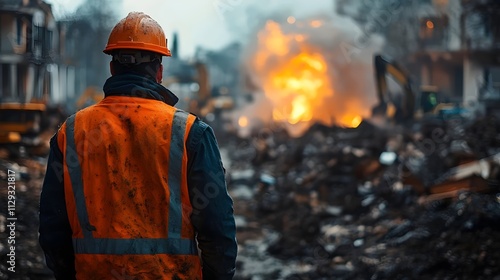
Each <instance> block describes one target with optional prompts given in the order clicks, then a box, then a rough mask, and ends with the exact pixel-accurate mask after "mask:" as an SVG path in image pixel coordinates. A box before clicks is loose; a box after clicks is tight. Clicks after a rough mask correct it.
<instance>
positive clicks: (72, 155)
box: [40, 12, 237, 280]
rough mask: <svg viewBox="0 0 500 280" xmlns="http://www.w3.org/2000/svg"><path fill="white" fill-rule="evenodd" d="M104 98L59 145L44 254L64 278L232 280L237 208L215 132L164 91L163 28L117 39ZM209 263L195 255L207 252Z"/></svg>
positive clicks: (139, 22) (47, 185) (114, 34)
mask: <svg viewBox="0 0 500 280" xmlns="http://www.w3.org/2000/svg"><path fill="white" fill-rule="evenodd" d="M104 53H106V54H109V55H111V56H112V61H111V63H110V70H111V75H112V76H111V77H110V78H109V79H108V80H107V81H106V83H105V85H104V93H105V98H104V99H103V100H102V101H101V102H99V103H98V104H96V105H94V106H91V107H88V108H86V109H84V110H81V111H79V112H77V113H76V114H74V115H72V116H71V117H69V118H68V119H67V120H66V122H65V123H64V124H63V125H62V126H61V128H60V129H59V131H58V132H57V133H56V135H55V136H54V137H53V138H52V139H51V142H50V144H51V151H50V155H49V159H48V166H47V173H46V175H45V180H44V183H43V189H42V194H41V198H40V245H41V247H42V249H43V250H44V252H45V256H46V261H47V265H48V267H49V268H50V269H52V270H53V271H54V274H55V276H56V278H57V279H190V280H191V279H232V277H233V275H234V271H235V258H236V252H237V244H236V240H235V231H236V230H235V223H234V217H233V204H232V200H231V198H230V197H229V195H228V193H227V189H226V184H225V179H224V168H223V166H222V162H221V159H220V154H219V150H218V146H217V142H216V140H215V136H214V134H213V131H212V129H211V128H210V127H209V126H208V125H207V124H205V123H203V122H202V121H200V120H199V119H197V118H196V117H195V116H193V115H190V114H187V113H185V112H183V111H181V110H178V109H176V108H174V107H173V106H174V104H175V103H176V102H177V100H178V98H177V97H176V96H175V95H174V94H173V93H171V92H170V91H169V90H168V89H166V88H165V87H163V86H162V85H161V84H160V83H161V80H162V72H163V66H162V64H161V61H162V56H170V51H169V50H168V48H167V45H166V39H165V35H164V32H163V30H162V28H161V27H160V25H159V24H158V23H157V22H156V21H154V20H153V19H151V18H150V17H149V16H147V15H145V14H144V13H137V12H133V13H130V14H129V15H128V16H127V17H126V18H124V19H122V20H121V21H120V22H119V23H118V24H117V25H116V26H115V27H114V28H113V30H112V31H111V34H110V36H109V40H108V44H107V46H106V48H105V50H104ZM197 247H198V248H199V249H200V250H201V254H198V250H197V249H198V248H197Z"/></svg>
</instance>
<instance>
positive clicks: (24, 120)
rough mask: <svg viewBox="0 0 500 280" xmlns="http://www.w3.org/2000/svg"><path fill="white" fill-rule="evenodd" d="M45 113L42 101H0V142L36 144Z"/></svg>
mask: <svg viewBox="0 0 500 280" xmlns="http://www.w3.org/2000/svg"><path fill="white" fill-rule="evenodd" d="M45 114H46V105H45V104H44V103H36V102H28V103H21V102H2V103H0V144H17V143H23V144H27V145H34V144H36V142H37V135H38V134H39V133H40V131H41V130H42V129H43V126H44V124H43V120H44V119H45Z"/></svg>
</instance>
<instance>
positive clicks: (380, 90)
mask: <svg viewBox="0 0 500 280" xmlns="http://www.w3.org/2000/svg"><path fill="white" fill-rule="evenodd" d="M374 68H375V81H376V85H377V95H378V100H379V104H377V105H376V106H375V107H374V108H373V110H372V115H374V116H384V117H386V118H388V119H391V120H394V121H395V122H398V123H401V122H405V121H408V120H415V119H421V118H424V117H430V118H441V119H447V118H450V117H456V116H460V115H462V114H463V113H464V109H463V108H461V107H460V106H459V105H457V104H453V103H446V102H444V100H443V98H442V96H441V95H440V93H439V89H438V88H437V87H436V86H432V85H422V86H420V91H419V92H418V93H415V91H414V90H413V85H412V81H411V78H410V74H409V73H408V72H407V71H406V70H405V69H404V68H403V67H401V66H400V65H399V64H398V63H397V62H393V61H390V60H388V59H386V58H384V57H383V56H381V55H375V57H374ZM387 76H390V77H392V79H393V80H394V81H395V82H397V83H398V84H399V85H400V86H401V87H402V91H403V92H400V93H399V94H398V93H393V92H391V91H390V90H389V86H388V80H387Z"/></svg>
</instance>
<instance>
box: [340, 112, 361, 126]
mask: <svg viewBox="0 0 500 280" xmlns="http://www.w3.org/2000/svg"><path fill="white" fill-rule="evenodd" d="M362 121H363V118H362V117H361V116H359V115H357V116H349V115H346V116H344V117H343V118H342V119H341V120H340V121H339V123H340V125H342V126H345V127H349V128H356V127H358V126H359V125H360V124H361V122H362Z"/></svg>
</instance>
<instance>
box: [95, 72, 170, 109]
mask: <svg viewBox="0 0 500 280" xmlns="http://www.w3.org/2000/svg"><path fill="white" fill-rule="evenodd" d="M103 90H104V97H108V96H130V97H142V98H147V99H155V100H159V101H163V102H165V103H167V104H168V105H170V106H174V105H175V104H176V103H177V101H179V98H178V97H177V96H176V95H175V94H174V93H172V92H171V91H170V90H168V89H167V88H166V87H164V86H162V85H161V84H158V83H157V82H156V81H154V80H153V79H152V78H147V77H143V76H140V75H137V74H132V73H126V74H119V75H114V76H111V77H110V78H108V79H107V80H106V83H104V87H103Z"/></svg>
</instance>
